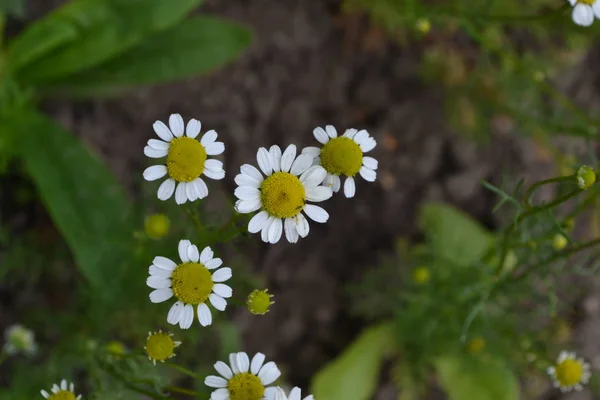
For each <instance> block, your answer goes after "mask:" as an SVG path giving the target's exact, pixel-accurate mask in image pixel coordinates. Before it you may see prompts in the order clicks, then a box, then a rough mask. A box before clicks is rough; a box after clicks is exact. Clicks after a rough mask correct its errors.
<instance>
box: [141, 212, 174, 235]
mask: <svg viewBox="0 0 600 400" xmlns="http://www.w3.org/2000/svg"><path fill="white" fill-rule="evenodd" d="M170 228H171V222H170V221H169V217H167V216H166V215H165V214H153V215H149V216H148V217H147V218H146V223H145V224H144V230H145V231H146V235H148V237H150V238H152V239H162V238H163V237H165V236H167V234H168V233H169V229H170Z"/></svg>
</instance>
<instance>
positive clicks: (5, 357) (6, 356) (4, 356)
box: [0, 351, 8, 365]
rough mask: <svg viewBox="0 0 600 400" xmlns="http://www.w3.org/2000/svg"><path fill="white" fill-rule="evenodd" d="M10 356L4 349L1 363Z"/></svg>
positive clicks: (1, 354)
mask: <svg viewBox="0 0 600 400" xmlns="http://www.w3.org/2000/svg"><path fill="white" fill-rule="evenodd" d="M7 358H8V354H7V353H6V352H5V351H3V352H2V353H0V365H2V363H3V362H4V360H6V359H7Z"/></svg>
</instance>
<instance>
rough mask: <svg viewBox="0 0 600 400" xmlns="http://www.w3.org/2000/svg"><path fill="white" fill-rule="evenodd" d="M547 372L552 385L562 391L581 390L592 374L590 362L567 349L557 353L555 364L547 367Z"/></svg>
mask: <svg viewBox="0 0 600 400" xmlns="http://www.w3.org/2000/svg"><path fill="white" fill-rule="evenodd" d="M547 373H548V375H550V377H552V380H553V381H554V387H557V388H560V390H561V391H562V392H570V391H571V390H573V389H575V390H581V389H582V388H583V385H585V384H586V383H588V381H589V380H590V377H591V376H592V373H591V372H590V364H588V363H586V362H585V361H584V360H583V359H582V358H578V357H577V355H576V354H575V353H573V352H568V351H562V352H561V353H560V354H559V356H558V359H557V360H556V364H555V365H553V366H551V367H548V370H547Z"/></svg>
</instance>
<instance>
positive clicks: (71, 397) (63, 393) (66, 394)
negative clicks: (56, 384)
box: [48, 390, 75, 400]
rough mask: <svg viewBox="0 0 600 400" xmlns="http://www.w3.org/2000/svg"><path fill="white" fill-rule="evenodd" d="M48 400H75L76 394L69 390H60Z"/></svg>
mask: <svg viewBox="0 0 600 400" xmlns="http://www.w3.org/2000/svg"><path fill="white" fill-rule="evenodd" d="M48 400H75V394H73V392H70V391H68V390H59V391H58V392H56V393H53V394H51V395H50V397H48Z"/></svg>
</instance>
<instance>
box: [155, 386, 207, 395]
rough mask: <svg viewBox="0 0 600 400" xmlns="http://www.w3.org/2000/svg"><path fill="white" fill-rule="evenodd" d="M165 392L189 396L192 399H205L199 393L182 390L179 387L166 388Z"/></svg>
mask: <svg viewBox="0 0 600 400" xmlns="http://www.w3.org/2000/svg"><path fill="white" fill-rule="evenodd" d="M165 390H167V391H169V392H174V393H181V394H187V395H188V396H192V397H204V396H203V395H202V393H198V392H196V391H194V390H190V389H184V388H180V387H177V386H167V387H166V388H165Z"/></svg>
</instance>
